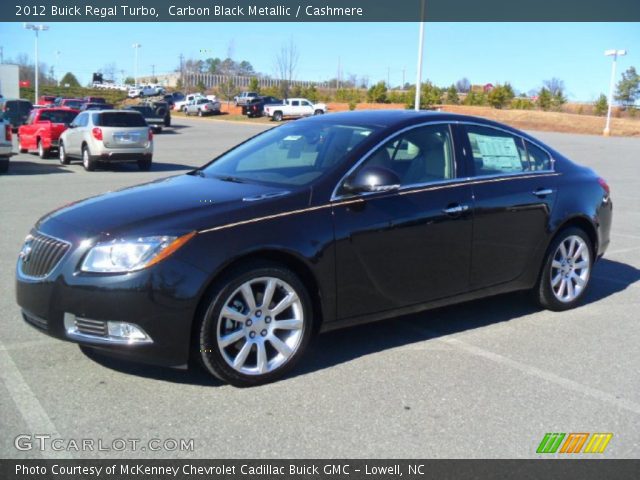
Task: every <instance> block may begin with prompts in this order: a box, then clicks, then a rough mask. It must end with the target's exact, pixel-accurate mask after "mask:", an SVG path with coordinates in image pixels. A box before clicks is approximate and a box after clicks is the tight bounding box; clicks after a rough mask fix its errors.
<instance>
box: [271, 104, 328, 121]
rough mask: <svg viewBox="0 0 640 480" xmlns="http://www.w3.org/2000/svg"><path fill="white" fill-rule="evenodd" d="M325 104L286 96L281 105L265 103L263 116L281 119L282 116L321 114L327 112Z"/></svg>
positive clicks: (295, 116) (276, 119) (298, 116)
mask: <svg viewBox="0 0 640 480" xmlns="http://www.w3.org/2000/svg"><path fill="white" fill-rule="evenodd" d="M327 110H328V108H327V106H326V105H325V104H324V103H312V102H310V101H309V100H307V99H306V98H288V99H287V100H285V101H284V102H282V105H265V107H264V114H265V116H267V117H269V118H271V120H275V121H276V122H279V121H281V120H282V119H283V118H285V117H288V118H300V117H309V116H311V115H322V114H323V113H327Z"/></svg>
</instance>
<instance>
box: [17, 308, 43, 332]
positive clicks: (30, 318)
mask: <svg viewBox="0 0 640 480" xmlns="http://www.w3.org/2000/svg"><path fill="white" fill-rule="evenodd" d="M22 318H24V319H25V321H27V322H28V323H30V324H31V325H33V326H34V327H37V328H39V329H41V330H48V329H49V324H48V323H47V320H46V319H44V318H41V317H38V316H36V315H34V314H32V313H29V312H25V311H24V310H23V311H22Z"/></svg>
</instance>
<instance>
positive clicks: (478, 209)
mask: <svg viewBox="0 0 640 480" xmlns="http://www.w3.org/2000/svg"><path fill="white" fill-rule="evenodd" d="M459 128H461V129H462V135H461V138H462V139H463V149H462V150H463V155H464V156H465V158H466V161H467V162H468V163H467V167H468V171H470V173H471V176H472V177H473V179H472V181H471V184H472V187H473V196H474V204H473V219H474V220H473V249H472V261H471V278H470V283H471V287H472V288H482V287H489V286H493V285H498V284H501V283H505V282H509V281H512V280H516V279H517V278H518V277H519V276H521V275H522V274H523V273H524V272H525V270H526V269H527V266H528V265H529V262H530V261H531V258H532V253H533V252H535V251H536V249H537V248H538V247H539V246H540V245H541V242H543V241H544V239H545V238H546V232H547V228H548V225H549V218H550V215H551V211H552V209H553V205H554V202H555V199H556V197H557V180H556V176H557V174H556V173H555V172H553V166H552V160H551V157H550V155H549V154H548V153H547V152H545V151H544V150H543V149H542V148H540V147H539V146H536V145H533V144H532V143H531V142H529V141H528V140H525V139H524V138H522V137H520V136H517V135H515V134H513V133H511V132H508V131H506V130H501V129H499V128H494V127H489V126H480V125H462V126H460V127H459ZM545 157H546V159H545Z"/></svg>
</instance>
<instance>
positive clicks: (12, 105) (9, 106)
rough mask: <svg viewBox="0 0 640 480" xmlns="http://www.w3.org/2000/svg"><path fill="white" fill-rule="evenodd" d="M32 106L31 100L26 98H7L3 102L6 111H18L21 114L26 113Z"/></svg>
mask: <svg viewBox="0 0 640 480" xmlns="http://www.w3.org/2000/svg"><path fill="white" fill-rule="evenodd" d="M32 108H33V105H31V102H27V101H26V100H9V101H8V102H6V103H5V104H4V109H5V111H6V112H11V113H19V114H21V115H27V114H28V113H29V112H30V111H31V109H32Z"/></svg>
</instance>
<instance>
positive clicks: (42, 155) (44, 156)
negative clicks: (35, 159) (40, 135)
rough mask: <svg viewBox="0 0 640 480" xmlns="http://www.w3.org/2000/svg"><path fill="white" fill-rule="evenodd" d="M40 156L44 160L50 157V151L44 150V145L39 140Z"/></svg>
mask: <svg viewBox="0 0 640 480" xmlns="http://www.w3.org/2000/svg"><path fill="white" fill-rule="evenodd" d="M38 156H39V157H40V158H42V159H43V160H44V159H45V158H47V157H49V149H48V148H44V144H43V143H42V140H38Z"/></svg>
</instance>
